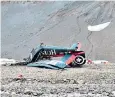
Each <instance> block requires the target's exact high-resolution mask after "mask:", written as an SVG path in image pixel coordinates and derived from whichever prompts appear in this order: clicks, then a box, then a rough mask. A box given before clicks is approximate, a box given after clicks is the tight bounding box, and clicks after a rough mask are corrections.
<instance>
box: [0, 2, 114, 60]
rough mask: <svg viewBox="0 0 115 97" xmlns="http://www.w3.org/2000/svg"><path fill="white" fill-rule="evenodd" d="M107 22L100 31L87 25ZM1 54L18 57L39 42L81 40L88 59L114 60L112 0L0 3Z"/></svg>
mask: <svg viewBox="0 0 115 97" xmlns="http://www.w3.org/2000/svg"><path fill="white" fill-rule="evenodd" d="M109 21H111V24H110V25H109V26H108V27H107V28H105V29H104V30H102V31H99V32H92V33H91V32H89V31H88V30H87V26H88V25H97V24H100V23H105V22H109ZM1 23H2V25H1V36H2V37H1V43H2V46H1V50H2V53H1V54H2V57H7V58H14V59H18V60H22V59H23V58H25V57H27V56H28V55H29V52H30V51H31V49H32V48H33V47H36V46H37V45H38V44H39V43H40V42H44V43H45V44H48V45H61V46H71V44H72V43H75V42H78V41H79V42H81V43H82V50H84V51H85V52H86V56H87V58H88V59H89V58H90V59H104V60H108V61H111V62H115V2H114V1H111V2H110V1H106V2H105V1H66V2H65V1H64V2H62V1H51V2H48V1H43V2H2V3H1Z"/></svg>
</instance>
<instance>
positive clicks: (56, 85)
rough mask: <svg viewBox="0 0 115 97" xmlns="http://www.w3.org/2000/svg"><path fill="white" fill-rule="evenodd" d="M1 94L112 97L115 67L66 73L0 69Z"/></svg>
mask: <svg viewBox="0 0 115 97" xmlns="http://www.w3.org/2000/svg"><path fill="white" fill-rule="evenodd" d="M19 75H22V77H21V79H19ZM0 93H1V97H115V64H100V65H95V64H90V65H89V64H85V65H84V66H83V67H82V68H66V69H65V70H51V69H45V68H35V67H27V66H1V92H0Z"/></svg>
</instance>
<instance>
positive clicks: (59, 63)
mask: <svg viewBox="0 0 115 97" xmlns="http://www.w3.org/2000/svg"><path fill="white" fill-rule="evenodd" d="M109 24H110V22H107V23H104V24H100V25H95V26H90V25H89V26H88V30H89V31H91V32H92V31H100V30H103V29H104V28H105V27H107V26H108V25H109ZM80 48H81V44H80V43H78V44H76V43H75V44H73V45H72V46H71V47H70V48H68V47H59V46H47V45H44V44H43V43H41V44H40V45H38V46H37V47H36V48H34V49H33V50H32V51H31V53H30V55H29V57H28V58H25V59H24V60H25V62H14V61H15V60H13V61H12V60H8V59H3V60H1V63H2V64H12V65H27V66H29V67H45V68H50V69H64V68H66V67H81V66H83V65H84V64H85V63H86V58H85V52H84V51H80ZM54 57H62V58H61V60H53V59H52V58H54ZM5 61H6V63H5ZM8 61H9V62H8Z"/></svg>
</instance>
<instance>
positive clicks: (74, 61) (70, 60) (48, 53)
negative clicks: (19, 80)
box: [25, 43, 86, 69]
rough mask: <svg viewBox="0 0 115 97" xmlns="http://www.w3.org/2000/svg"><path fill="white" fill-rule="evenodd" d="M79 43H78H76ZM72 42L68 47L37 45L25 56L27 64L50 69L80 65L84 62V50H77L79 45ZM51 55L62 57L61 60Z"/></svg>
mask: <svg viewBox="0 0 115 97" xmlns="http://www.w3.org/2000/svg"><path fill="white" fill-rule="evenodd" d="M78 44H79V45H80V43H78ZM78 44H76V43H75V44H73V45H72V46H71V47H70V48H67V47H58V46H46V45H44V44H43V43H42V44H41V45H38V46H37V47H36V48H35V49H33V50H32V51H31V53H30V56H29V57H28V58H26V59H25V60H26V62H27V63H28V64H27V66H30V67H45V68H50V69H64V68H66V67H81V66H82V65H83V64H85V63H86V59H85V52H84V51H78V50H79V49H80V48H79V47H81V45H80V46H78ZM53 57H62V58H61V60H53V59H52V58H53Z"/></svg>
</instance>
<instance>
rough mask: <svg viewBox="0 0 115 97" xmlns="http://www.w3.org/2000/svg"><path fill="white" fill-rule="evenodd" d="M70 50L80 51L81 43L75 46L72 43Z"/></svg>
mask: <svg viewBox="0 0 115 97" xmlns="http://www.w3.org/2000/svg"><path fill="white" fill-rule="evenodd" d="M71 49H77V51H80V49H81V43H80V42H78V43H77V44H76V43H74V44H73V45H72V46H71Z"/></svg>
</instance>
